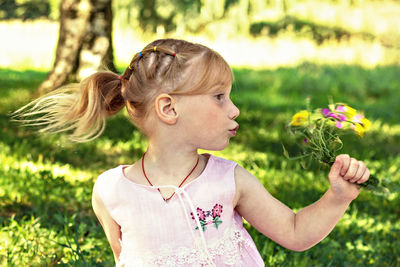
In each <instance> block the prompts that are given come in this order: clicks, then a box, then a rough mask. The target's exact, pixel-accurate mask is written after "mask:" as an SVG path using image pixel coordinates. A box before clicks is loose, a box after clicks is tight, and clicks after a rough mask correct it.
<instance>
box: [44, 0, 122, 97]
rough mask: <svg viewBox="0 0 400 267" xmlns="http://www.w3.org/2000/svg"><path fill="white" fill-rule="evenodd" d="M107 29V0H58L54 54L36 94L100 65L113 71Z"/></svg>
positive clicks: (109, 23)
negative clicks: (51, 64) (58, 19)
mask: <svg viewBox="0 0 400 267" xmlns="http://www.w3.org/2000/svg"><path fill="white" fill-rule="evenodd" d="M111 31H112V8H111V0H62V1H61V4H60V29H59V38H58V43H57V50H56V58H55V61H54V64H53V68H52V70H51V71H50V73H49V75H48V76H47V78H46V80H45V81H44V82H43V83H42V84H41V85H40V86H39V89H38V92H39V94H44V93H47V92H49V91H51V90H54V89H56V88H58V87H60V86H62V85H64V84H66V83H68V82H75V81H80V80H82V79H83V78H85V77H87V76H89V75H90V74H92V73H94V72H96V71H98V70H101V69H109V70H111V71H116V70H115V66H114V63H113V62H114V60H113V59H114V57H113V48H112V36H111Z"/></svg>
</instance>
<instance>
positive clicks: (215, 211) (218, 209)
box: [212, 204, 222, 218]
mask: <svg viewBox="0 0 400 267" xmlns="http://www.w3.org/2000/svg"><path fill="white" fill-rule="evenodd" d="M221 213H222V205H220V204H215V206H214V208H213V209H212V216H213V218H215V216H218V217H221Z"/></svg>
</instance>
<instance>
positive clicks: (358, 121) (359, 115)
mask: <svg viewBox="0 0 400 267" xmlns="http://www.w3.org/2000/svg"><path fill="white" fill-rule="evenodd" d="M363 118H364V115H362V114H357V115H354V116H353V118H352V119H351V120H352V121H353V122H355V123H361V120H362V119H363Z"/></svg>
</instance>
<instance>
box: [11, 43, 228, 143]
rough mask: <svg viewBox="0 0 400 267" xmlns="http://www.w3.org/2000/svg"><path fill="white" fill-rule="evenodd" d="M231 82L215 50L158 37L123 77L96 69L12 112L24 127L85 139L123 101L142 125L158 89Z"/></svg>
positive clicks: (207, 88)
mask: <svg viewBox="0 0 400 267" xmlns="http://www.w3.org/2000/svg"><path fill="white" fill-rule="evenodd" d="M232 82H233V74H232V70H231V69H230V67H229V65H228V64H227V63H226V61H225V60H224V59H223V58H222V57H221V56H220V55H219V54H218V53H217V52H215V51H213V50H211V49H209V48H208V47H206V46H203V45H200V44H193V43H190V42H187V41H183V40H175V39H160V40H156V41H154V42H152V43H150V44H148V45H147V46H146V47H145V48H144V49H143V50H142V51H141V52H139V53H137V54H136V55H135V56H134V57H133V58H132V60H131V62H130V64H129V66H128V67H127V68H126V70H125V71H124V73H123V74H122V75H121V76H118V75H117V74H115V73H112V72H97V73H95V74H93V75H91V76H89V77H88V78H86V79H84V80H83V81H82V82H81V83H80V84H70V85H67V86H64V87H61V88H60V89H57V90H55V91H53V92H51V93H49V94H47V95H44V96H42V97H40V98H38V99H36V100H34V101H32V102H31V103H29V104H27V105H25V106H24V107H22V108H20V109H19V110H17V111H15V112H14V113H13V114H12V116H13V117H14V119H16V120H18V121H20V122H22V123H24V124H25V125H27V126H40V127H41V129H40V130H39V132H47V133H57V132H64V131H72V133H70V134H69V138H70V139H71V140H72V141H75V142H87V141H90V140H93V139H95V138H97V137H98V136H100V135H101V133H102V132H103V131H104V128H105V121H106V118H107V117H109V116H112V115H114V114H116V113H117V112H119V111H120V110H121V109H122V108H123V107H124V106H126V109H127V111H128V114H129V117H130V118H131V121H132V122H133V123H134V124H135V125H137V126H138V127H139V128H142V130H143V122H144V119H145V118H146V117H147V115H148V113H149V111H150V110H151V108H152V105H151V103H152V102H153V101H154V100H155V98H156V97H157V95H159V94H160V93H168V94H171V95H174V94H175V95H195V94H204V93H208V92H213V91H215V90H218V88H221V87H227V86H230V85H231V84H232Z"/></svg>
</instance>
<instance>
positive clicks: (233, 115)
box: [230, 102, 240, 120]
mask: <svg viewBox="0 0 400 267" xmlns="http://www.w3.org/2000/svg"><path fill="white" fill-rule="evenodd" d="M232 107H233V108H232V110H231V113H230V118H231V119H232V120H234V119H236V118H237V117H238V116H239V114H240V110H239V109H238V108H237V107H236V106H235V104H233V102H232Z"/></svg>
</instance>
